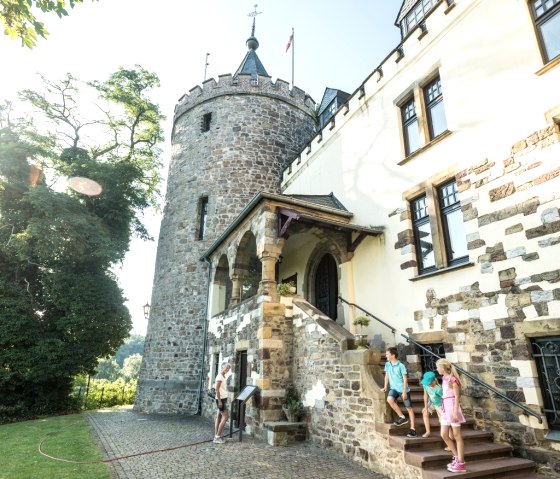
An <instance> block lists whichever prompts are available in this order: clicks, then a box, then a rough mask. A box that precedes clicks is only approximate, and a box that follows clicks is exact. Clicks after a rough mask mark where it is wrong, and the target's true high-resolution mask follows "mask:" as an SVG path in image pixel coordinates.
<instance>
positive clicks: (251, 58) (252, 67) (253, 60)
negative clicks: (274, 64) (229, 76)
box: [234, 50, 268, 78]
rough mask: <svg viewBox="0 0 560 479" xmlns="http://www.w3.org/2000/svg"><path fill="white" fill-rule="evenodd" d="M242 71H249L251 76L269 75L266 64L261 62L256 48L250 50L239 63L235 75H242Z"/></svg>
mask: <svg viewBox="0 0 560 479" xmlns="http://www.w3.org/2000/svg"><path fill="white" fill-rule="evenodd" d="M242 73H249V74H250V75H251V77H253V78H254V77H257V76H258V75H264V76H268V73H267V72H266V69H265V68H264V65H263V64H262V63H261V61H260V59H259V57H258V55H257V52H256V51H255V50H249V51H248V52H247V55H245V58H244V59H243V61H242V62H241V65H239V68H238V69H237V71H236V72H235V75H234V76H237V75H240V74H242Z"/></svg>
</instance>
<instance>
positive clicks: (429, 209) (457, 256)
mask: <svg viewBox="0 0 560 479" xmlns="http://www.w3.org/2000/svg"><path fill="white" fill-rule="evenodd" d="M410 210H411V216H412V232H413V237H414V246H415V251H416V265H417V268H418V274H419V275H422V274H426V273H430V272H433V271H437V270H438V269H443V268H448V267H450V266H456V265H460V264H464V263H467V262H468V260H469V255H468V250H467V236H466V232H465V226H464V222H463V213H462V211H461V203H460V200H459V193H458V191H457V183H456V181H455V179H452V180H447V181H445V182H443V183H440V184H430V185H428V186H426V188H425V189H424V190H423V191H422V192H421V194H420V195H418V196H414V197H412V199H411V200H410Z"/></svg>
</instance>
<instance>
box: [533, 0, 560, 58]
mask: <svg viewBox="0 0 560 479" xmlns="http://www.w3.org/2000/svg"><path fill="white" fill-rule="evenodd" d="M529 6H530V9H531V15H532V18H533V21H534V23H535V29H536V31H537V39H538V42H539V46H540V48H541V52H542V55H543V58H544V61H545V63H548V62H550V61H552V60H554V59H555V58H558V57H560V0H530V1H529Z"/></svg>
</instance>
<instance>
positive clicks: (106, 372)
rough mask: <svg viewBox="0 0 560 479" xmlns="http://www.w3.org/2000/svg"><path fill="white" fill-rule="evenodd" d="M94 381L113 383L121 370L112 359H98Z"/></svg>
mask: <svg viewBox="0 0 560 479" xmlns="http://www.w3.org/2000/svg"><path fill="white" fill-rule="evenodd" d="M96 369H97V373H96V374H95V379H107V380H108V381H111V382H112V381H115V380H116V379H117V378H118V377H119V374H120V372H121V368H119V365H118V364H117V362H116V361H115V360H114V359H100V360H99V363H98V364H97V368H96Z"/></svg>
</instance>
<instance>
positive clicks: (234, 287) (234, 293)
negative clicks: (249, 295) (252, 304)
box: [230, 273, 241, 305]
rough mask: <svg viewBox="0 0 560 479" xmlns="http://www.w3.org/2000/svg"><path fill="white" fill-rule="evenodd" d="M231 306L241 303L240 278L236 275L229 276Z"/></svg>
mask: <svg viewBox="0 0 560 479" xmlns="http://www.w3.org/2000/svg"><path fill="white" fill-rule="evenodd" d="M230 278H231V304H232V305H233V304H237V303H239V301H241V277H240V276H239V275H238V274H237V273H233V274H232V275H231V276H230Z"/></svg>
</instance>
